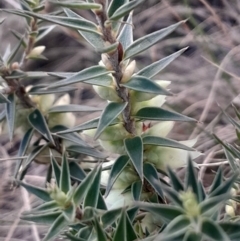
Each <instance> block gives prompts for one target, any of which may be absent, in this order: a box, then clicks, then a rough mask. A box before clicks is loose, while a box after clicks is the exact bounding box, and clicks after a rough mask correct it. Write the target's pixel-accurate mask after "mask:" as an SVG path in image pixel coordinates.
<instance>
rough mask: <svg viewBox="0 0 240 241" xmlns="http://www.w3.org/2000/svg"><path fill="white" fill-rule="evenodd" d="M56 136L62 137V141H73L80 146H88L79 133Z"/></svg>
mask: <svg viewBox="0 0 240 241" xmlns="http://www.w3.org/2000/svg"><path fill="white" fill-rule="evenodd" d="M56 136H58V137H60V138H61V139H64V140H68V141H71V142H73V143H75V144H77V145H80V146H88V144H87V143H86V142H84V140H83V139H82V138H81V137H80V135H79V134H77V133H74V132H73V133H66V134H57V135H56Z"/></svg>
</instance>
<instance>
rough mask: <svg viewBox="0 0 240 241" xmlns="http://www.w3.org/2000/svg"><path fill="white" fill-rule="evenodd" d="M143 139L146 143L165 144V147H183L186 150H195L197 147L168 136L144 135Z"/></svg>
mask: <svg viewBox="0 0 240 241" xmlns="http://www.w3.org/2000/svg"><path fill="white" fill-rule="evenodd" d="M142 140H143V144H144V145H156V146H165V147H171V148H177V149H183V150H186V151H195V149H193V148H191V147H188V146H185V145H183V144H181V143H179V142H177V141H174V140H171V139H168V138H163V137H159V136H144V137H143V139H142Z"/></svg>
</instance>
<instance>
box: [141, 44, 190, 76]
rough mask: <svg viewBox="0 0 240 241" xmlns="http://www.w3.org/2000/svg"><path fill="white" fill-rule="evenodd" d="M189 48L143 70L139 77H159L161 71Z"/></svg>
mask: <svg viewBox="0 0 240 241" xmlns="http://www.w3.org/2000/svg"><path fill="white" fill-rule="evenodd" d="M187 48H188V47H186V48H183V49H181V50H179V51H177V52H175V53H173V54H171V55H169V56H167V57H165V58H163V59H160V60H158V61H156V62H154V63H152V64H150V65H148V66H147V67H145V68H143V69H141V70H140V71H139V72H138V73H137V75H141V76H144V77H147V78H149V79H151V78H152V77H154V76H155V75H157V74H158V73H159V72H160V71H161V70H163V69H164V68H165V67H167V66H168V65H169V64H170V63H171V62H172V61H173V60H175V59H176V58H177V57H179V56H180V55H181V54H182V53H183V52H184V51H185V50H186V49H187Z"/></svg>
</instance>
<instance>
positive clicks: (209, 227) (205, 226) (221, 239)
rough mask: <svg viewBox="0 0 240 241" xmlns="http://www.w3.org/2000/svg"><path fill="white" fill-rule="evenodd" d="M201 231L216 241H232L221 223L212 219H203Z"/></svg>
mask: <svg viewBox="0 0 240 241" xmlns="http://www.w3.org/2000/svg"><path fill="white" fill-rule="evenodd" d="M201 231H202V233H203V234H204V235H206V236H207V237H208V238H211V239H213V240H216V241H230V239H229V238H228V236H227V235H226V233H224V231H223V230H222V228H221V227H220V225H218V224H217V223H215V222H213V221H212V220H210V219H203V220H202V227H201Z"/></svg>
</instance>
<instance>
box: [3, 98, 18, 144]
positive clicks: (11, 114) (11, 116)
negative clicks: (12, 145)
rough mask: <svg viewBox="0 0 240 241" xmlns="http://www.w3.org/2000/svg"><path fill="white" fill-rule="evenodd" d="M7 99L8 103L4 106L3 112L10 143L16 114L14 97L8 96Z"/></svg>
mask: <svg viewBox="0 0 240 241" xmlns="http://www.w3.org/2000/svg"><path fill="white" fill-rule="evenodd" d="M7 99H8V102H7V103H6V104H5V110H6V116H7V124H8V134H9V139H10V141H12V138H13V132H14V124H15V113H16V100H15V95H14V94H9V95H8V98H7Z"/></svg>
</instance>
